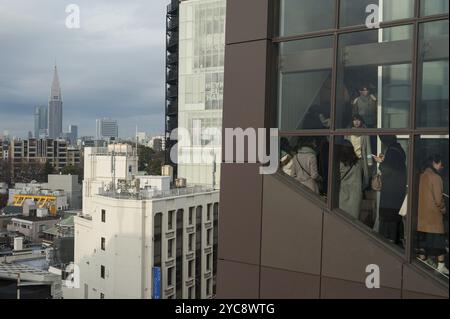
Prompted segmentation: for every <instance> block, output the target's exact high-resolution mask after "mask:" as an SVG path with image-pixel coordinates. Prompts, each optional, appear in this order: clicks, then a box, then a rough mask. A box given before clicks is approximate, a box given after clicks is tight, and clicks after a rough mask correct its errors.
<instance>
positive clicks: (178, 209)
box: [70, 145, 219, 299]
mask: <svg viewBox="0 0 450 319" xmlns="http://www.w3.org/2000/svg"><path fill="white" fill-rule="evenodd" d="M113 150H114V148H113V145H111V146H110V147H109V148H108V149H86V155H85V162H86V163H88V164H87V165H86V169H85V180H84V190H85V191H84V193H83V213H82V215H81V216H79V217H75V264H77V265H79V266H80V274H81V285H80V289H75V290H74V291H73V296H70V297H71V298H85V299H99V298H108V299H109V298H111V299H112V298H137V299H151V298H157V299H159V298H162V299H170V298H190V299H194V298H212V297H213V294H214V289H215V273H216V266H217V265H216V263H215V262H214V258H213V257H214V254H217V218H218V210H219V206H218V195H219V194H218V191H214V190H212V189H211V188H202V187H192V188H176V189H171V188H170V177H169V176H136V175H135V174H136V172H137V157H136V154H135V152H134V151H133V150H132V149H131V147H130V146H129V145H116V150H115V151H114V153H113ZM106 163H108V164H109V165H105V164H106ZM111 163H112V164H111ZM113 181H114V182H113Z"/></svg>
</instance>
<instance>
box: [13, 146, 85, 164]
mask: <svg viewBox="0 0 450 319" xmlns="http://www.w3.org/2000/svg"><path fill="white" fill-rule="evenodd" d="M69 150H70V151H69ZM69 153H70V156H69ZM9 155H10V157H9V159H10V161H11V164H12V165H13V166H14V165H17V164H23V163H30V164H45V163H46V162H49V163H50V164H51V165H53V166H54V167H55V169H56V170H61V169H62V168H64V167H66V166H68V165H79V164H80V151H79V150H78V149H74V148H70V149H69V145H68V142H67V141H66V140H62V139H57V140H53V139H28V140H22V139H15V140H14V141H13V142H12V143H11V145H10V149H9ZM69 160H70V161H69Z"/></svg>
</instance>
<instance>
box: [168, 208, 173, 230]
mask: <svg viewBox="0 0 450 319" xmlns="http://www.w3.org/2000/svg"><path fill="white" fill-rule="evenodd" d="M174 216H175V211H174V210H171V211H169V213H168V214H167V228H168V230H173V219H174Z"/></svg>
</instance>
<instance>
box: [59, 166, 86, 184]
mask: <svg viewBox="0 0 450 319" xmlns="http://www.w3.org/2000/svg"><path fill="white" fill-rule="evenodd" d="M61 174H63V175H77V176H78V183H81V182H82V181H83V177H84V176H83V174H84V172H83V168H82V167H81V166H73V165H69V166H66V167H63V168H62V169H61Z"/></svg>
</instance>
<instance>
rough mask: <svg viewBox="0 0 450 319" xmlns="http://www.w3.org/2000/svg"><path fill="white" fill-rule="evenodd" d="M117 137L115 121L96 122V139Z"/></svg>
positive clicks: (117, 130) (105, 119) (99, 120)
mask: <svg viewBox="0 0 450 319" xmlns="http://www.w3.org/2000/svg"><path fill="white" fill-rule="evenodd" d="M118 137H119V126H118V124H117V121H116V120H112V119H109V118H103V119H98V120H97V139H99V140H102V139H111V138H115V139H117V138H118Z"/></svg>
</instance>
